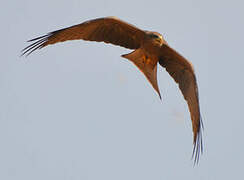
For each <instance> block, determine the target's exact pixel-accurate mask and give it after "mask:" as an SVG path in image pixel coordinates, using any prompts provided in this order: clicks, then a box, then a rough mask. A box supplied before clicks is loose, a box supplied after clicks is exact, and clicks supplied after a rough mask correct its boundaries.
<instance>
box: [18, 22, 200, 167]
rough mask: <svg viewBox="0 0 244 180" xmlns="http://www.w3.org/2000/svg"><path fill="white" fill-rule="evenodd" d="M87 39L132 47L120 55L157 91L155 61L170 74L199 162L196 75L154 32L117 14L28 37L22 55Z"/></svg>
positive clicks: (182, 58) (194, 153)
mask: <svg viewBox="0 0 244 180" xmlns="http://www.w3.org/2000/svg"><path fill="white" fill-rule="evenodd" d="M79 39H83V40H87V41H97V42H105V43H111V44H114V45H118V46H122V47H125V48H128V49H132V50H134V51H133V52H131V53H129V54H125V55H122V57H124V58H126V59H128V60H129V61H131V62H133V63H134V64H135V65H136V66H137V67H138V68H139V69H140V71H141V72H142V73H143V74H144V75H145V76H146V78H147V80H148V81H149V82H150V83H151V85H152V87H153V88H154V89H155V90H156V92H157V93H158V95H159V97H160V99H161V95H160V91H159V88H158V83H157V65H158V63H159V64H160V65H161V66H162V67H164V68H165V69H166V71H167V72H168V73H169V74H170V75H171V76H172V78H173V79H174V80H175V82H176V83H178V85H179V88H180V90H181V92H182V94H183V96H184V98H185V100H186V101H187V104H188V108H189V111H190V115H191V120H192V129H193V144H194V147H193V154H192V157H193V158H194V162H195V163H197V162H198V161H199V155H200V153H202V151H203V149H202V134H201V130H202V128H203V124H202V119H201V114H200V106H199V98H198V87H197V81H196V76H195V73H194V69H193V66H192V64H191V63H190V62H189V61H188V60H186V59H185V58H184V57H183V56H181V55H180V54H179V53H177V52H176V51H175V50H174V49H172V48H171V47H170V46H169V45H168V43H167V42H166V41H165V40H164V38H163V36H162V35H161V34H159V33H157V32H151V31H143V30H141V29H138V28H137V27H135V26H133V25H131V24H128V23H126V22H124V21H122V20H120V19H118V18H116V17H106V18H98V19H94V20H90V21H86V22H84V23H81V24H78V25H74V26H71V27H68V28H64V29H60V30H57V31H53V32H50V33H48V34H46V35H44V36H41V37H38V38H35V39H32V40H29V41H28V42H33V43H32V44H31V45H29V46H27V47H26V48H24V49H23V50H22V55H29V54H31V53H32V52H33V51H35V50H37V49H41V48H43V47H45V46H47V45H50V44H55V43H58V42H63V41H67V40H79Z"/></svg>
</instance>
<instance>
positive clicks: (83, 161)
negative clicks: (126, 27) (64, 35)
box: [0, 0, 244, 180]
mask: <svg viewBox="0 0 244 180" xmlns="http://www.w3.org/2000/svg"><path fill="white" fill-rule="evenodd" d="M1 7H2V8H1V12H0V20H1V30H0V31H1V50H2V51H1V55H0V56H1V59H0V91H1V93H0V99H1V101H0V109H1V110H0V144H1V148H0V179H4V180H16V179H18V180H33V179H35V180H43V179H45V180H56V179H57V180H70V179H71V180H80V179H82V180H97V179H99V180H125V179H126V180H136V179H140V180H148V179H150V180H161V179H187V180H193V179H194V180H195V179H199V180H218V179H221V180H225V179H226V180H229V179H243V177H244V175H243V162H244V155H243V152H244V141H243V126H244V122H243V120H244V118H243V115H242V114H241V113H243V107H244V101H243V100H244V98H243V92H244V86H243V78H244V72H243V65H244V63H243V60H244V55H243V41H244V36H243V32H244V23H243V18H244V11H243V7H244V5H243V3H242V1H223V0H216V1H210V0H205V1H194V0H186V1H173V0H169V1H153V0H150V1H145V2H143V1H141V0H140V1H136V0H133V1H127V0H123V1H112V0H111V1H110V0H107V1H103V0H100V1H93V0H89V1H79V0H70V1H62V0H54V1H49V0H42V1H30V0H22V1H4V2H3V3H2V4H1ZM104 16H117V17H119V18H121V19H123V20H125V21H127V22H129V23H132V24H134V25H136V26H137V27H139V28H142V29H145V30H152V31H158V32H160V33H162V34H163V35H164V37H165V39H166V40H167V41H168V43H169V44H170V45H171V46H172V47H173V48H175V49H176V50H177V51H178V52H180V53H181V54H182V55H183V56H185V57H186V58H187V59H189V60H190V61H191V62H192V63H193V65H194V67H195V71H196V76H197V79H198V85H199V92H200V104H201V111H202V117H203V122H204V125H205V130H204V135H203V136H204V147H205V149H204V154H203V156H202V157H201V159H200V163H199V165H198V166H197V167H195V168H193V163H192V161H191V159H190V158H191V153H192V127H191V121H190V116H189V112H188V108H187V105H186V103H185V101H184V99H183V97H182V95H181V93H180V91H179V89H178V86H177V85H176V84H175V82H174V81H173V79H171V77H170V76H169V75H168V74H167V72H165V70H164V69H163V68H161V67H160V68H159V72H158V81H159V87H160V89H161V94H162V96H163V101H162V102H161V101H160V100H159V98H158V96H157V94H156V93H155V92H154V90H153V89H152V87H151V86H150V85H149V83H148V82H147V81H146V78H145V77H144V76H143V75H142V74H141V72H140V71H138V70H137V68H136V67H135V66H134V65H132V64H131V63H130V62H128V61H126V60H125V59H123V58H121V57H120V55H122V54H125V53H128V52H130V51H129V50H127V49H124V48H121V47H115V46H112V45H107V44H104V43H94V42H85V41H73V42H66V43H61V44H57V45H53V46H49V47H47V48H45V49H42V50H40V51H37V52H36V53H33V54H32V55H31V56H29V57H28V58H23V57H22V58H20V57H19V55H20V51H21V49H23V48H24V47H25V46H27V45H28V44H27V43H26V40H28V39H31V38H35V37H37V36H40V35H43V34H45V33H47V32H50V31H53V30H57V29H60V28H64V27H67V26H71V25H74V24H78V23H81V22H83V21H86V20H89V19H93V18H98V17H104Z"/></svg>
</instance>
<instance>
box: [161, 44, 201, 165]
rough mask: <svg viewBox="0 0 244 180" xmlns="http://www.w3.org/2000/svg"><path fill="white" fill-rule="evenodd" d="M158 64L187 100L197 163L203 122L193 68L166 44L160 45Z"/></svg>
mask: <svg viewBox="0 0 244 180" xmlns="http://www.w3.org/2000/svg"><path fill="white" fill-rule="evenodd" d="M159 64H160V65H161V66H163V67H165V68H166V71H167V72H168V73H169V74H170V75H171V76H172V77H173V78H174V80H175V82H176V83H178V84H179V88H180V90H181V92H182V94H183V96H184V98H185V100H186V101H187V104H188V107H189V110H190V114H191V120H192V128H193V135H194V139H193V142H194V148H193V156H194V161H195V163H197V162H198V160H199V155H200V153H201V152H202V150H203V149H202V134H201V130H202V126H203V124H202V120H201V114H200V106H199V99H198V87H197V81H196V76H195V73H194V69H193V67H192V65H191V63H190V62H188V61H187V60H186V59H185V58H184V57H182V56H181V55H180V54H179V53H177V52H176V51H175V50H173V49H172V48H171V47H169V46H168V45H163V46H162V47H161V54H160V57H159Z"/></svg>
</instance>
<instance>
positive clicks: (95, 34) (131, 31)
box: [22, 17, 145, 55]
mask: <svg viewBox="0 0 244 180" xmlns="http://www.w3.org/2000/svg"><path fill="white" fill-rule="evenodd" d="M144 37H145V32H144V31H142V30H140V29H138V28H136V27H135V26H133V25H131V24H128V23H126V22H124V21H122V20H119V19H118V18H115V17H106V18H99V19H94V20H90V21H86V22H84V23H81V24H78V25H74V26H71V27H68V28H64V29H60V30H57V31H53V32H50V33H48V34H46V35H44V36H41V37H37V38H34V39H32V40H29V41H28V42H33V43H32V44H31V45H29V46H27V47H26V48H24V49H23V50H22V55H29V54H31V53H32V52H33V51H35V50H36V49H40V48H43V47H45V46H47V45H50V44H55V43H58V42H64V41H67V40H79V39H83V40H88V41H97V42H105V43H111V44H114V45H119V46H122V47H125V48H129V49H138V48H139V47H140V46H141V42H142V41H143V39H144Z"/></svg>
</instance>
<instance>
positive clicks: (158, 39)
mask: <svg viewBox="0 0 244 180" xmlns="http://www.w3.org/2000/svg"><path fill="white" fill-rule="evenodd" d="M147 35H148V38H149V39H150V40H151V41H153V42H154V43H156V44H159V45H160V46H161V45H162V44H163V43H164V42H165V40H164V38H163V36H162V35H161V34H159V33H157V32H150V31H147Z"/></svg>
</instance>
